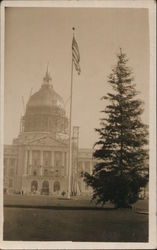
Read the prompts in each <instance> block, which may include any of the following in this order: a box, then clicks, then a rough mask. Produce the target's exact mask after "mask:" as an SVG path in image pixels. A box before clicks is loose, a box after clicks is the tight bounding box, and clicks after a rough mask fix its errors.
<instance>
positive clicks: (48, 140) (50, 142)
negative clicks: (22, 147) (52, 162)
mask: <svg viewBox="0 0 157 250" xmlns="http://www.w3.org/2000/svg"><path fill="white" fill-rule="evenodd" d="M29 144H30V145H38V146H53V147H66V146H67V144H66V143H63V142H62V141H59V140H56V139H54V138H52V137H51V136H44V137H41V138H37V139H34V140H32V141H30V142H29Z"/></svg>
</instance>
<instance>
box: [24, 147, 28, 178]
mask: <svg viewBox="0 0 157 250" xmlns="http://www.w3.org/2000/svg"><path fill="white" fill-rule="evenodd" d="M27 157H28V151H27V150H26V151H25V158H24V175H27Z"/></svg>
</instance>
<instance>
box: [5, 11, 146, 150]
mask: <svg viewBox="0 0 157 250" xmlns="http://www.w3.org/2000/svg"><path fill="white" fill-rule="evenodd" d="M5 14H6V16H5V82H4V143H5V144H11V143H12V140H13V138H16V137H17V136H18V134H19V128H20V117H21V115H24V112H25V106H26V103H27V101H28V99H29V97H30V95H31V94H33V93H35V92H36V91H38V90H39V88H40V87H41V84H42V82H43V77H44V75H45V72H46V68H47V64H48V63H49V71H50V74H51V77H52V84H53V87H54V89H55V91H56V92H57V93H59V94H60V95H61V96H62V97H63V100H64V101H65V102H66V100H67V99H68V98H69V96H70V80H71V43H72V27H75V37H76V40H77V42H78V45H79V50H80V66H81V75H80V76H78V75H77V72H76V71H74V74H73V107H72V125H73V126H79V127H80V138H79V146H80V147H83V148H86V147H89V148H90V147H92V146H93V144H94V143H95V142H96V140H97V139H98V135H97V134H96V132H95V128H98V127H99V123H100V118H102V116H103V115H102V113H101V112H100V111H101V110H102V109H104V108H105V103H104V101H102V100H101V97H102V96H104V95H105V94H106V93H107V92H108V91H110V86H109V83H108V82H107V79H108V76H109V74H110V73H111V70H112V68H113V66H114V65H115V64H116V61H117V58H116V55H117V53H118V52H119V49H120V47H121V48H122V50H123V52H125V53H126V54H127V56H128V59H129V61H128V66H130V67H131V68H132V69H133V75H134V78H135V83H136V86H137V90H139V91H140V92H141V93H140V95H139V98H140V99H142V100H143V101H144V102H145V106H144V109H145V110H144V114H143V116H142V119H143V121H144V122H145V123H147V124H148V121H149V112H148V111H149V98H148V97H149V27H148V13H147V10H146V9H124V8H123V9H121V8H119V9H114V8H61V7H60V8H54V7H52V8H39V7H38V8H37V7H34V8H32V7H31V8H26V7H25V8H21V7H20V8H16V7H7V8H6V13H5ZM22 96H23V99H24V104H25V105H23V103H22ZM65 109H66V111H67V115H69V102H66V106H65Z"/></svg>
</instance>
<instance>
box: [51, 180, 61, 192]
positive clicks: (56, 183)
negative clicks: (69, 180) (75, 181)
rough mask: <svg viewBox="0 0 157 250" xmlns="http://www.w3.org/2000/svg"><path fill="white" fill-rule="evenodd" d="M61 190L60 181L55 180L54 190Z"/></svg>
mask: <svg viewBox="0 0 157 250" xmlns="http://www.w3.org/2000/svg"><path fill="white" fill-rule="evenodd" d="M59 190H60V183H59V181H55V183H54V186H53V191H54V192H57V191H59Z"/></svg>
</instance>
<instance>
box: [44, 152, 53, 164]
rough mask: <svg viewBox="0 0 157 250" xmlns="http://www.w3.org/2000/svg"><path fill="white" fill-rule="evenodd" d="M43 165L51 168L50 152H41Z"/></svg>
mask: <svg viewBox="0 0 157 250" xmlns="http://www.w3.org/2000/svg"><path fill="white" fill-rule="evenodd" d="M43 163H44V166H47V167H50V166H51V151H44V152H43Z"/></svg>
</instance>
